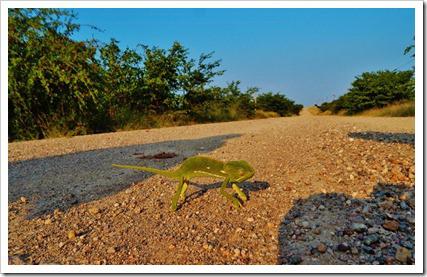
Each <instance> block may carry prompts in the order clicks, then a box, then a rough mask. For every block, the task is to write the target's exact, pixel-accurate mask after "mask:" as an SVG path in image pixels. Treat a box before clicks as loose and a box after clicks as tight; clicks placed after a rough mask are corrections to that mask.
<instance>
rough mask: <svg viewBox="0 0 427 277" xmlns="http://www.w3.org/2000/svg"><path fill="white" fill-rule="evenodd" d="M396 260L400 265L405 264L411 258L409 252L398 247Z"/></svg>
mask: <svg viewBox="0 0 427 277" xmlns="http://www.w3.org/2000/svg"><path fill="white" fill-rule="evenodd" d="M395 258H396V260H398V261H399V262H401V263H404V264H406V263H407V262H408V259H409V258H411V251H409V250H408V249H407V248H405V247H399V248H398V249H397V250H396V256H395Z"/></svg>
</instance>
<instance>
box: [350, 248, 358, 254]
mask: <svg viewBox="0 0 427 277" xmlns="http://www.w3.org/2000/svg"><path fill="white" fill-rule="evenodd" d="M351 254H353V255H357V254H359V250H357V248H356V247H352V248H351Z"/></svg>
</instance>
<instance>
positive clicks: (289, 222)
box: [277, 184, 415, 265]
mask: <svg viewBox="0 0 427 277" xmlns="http://www.w3.org/2000/svg"><path fill="white" fill-rule="evenodd" d="M278 238H279V245H278V251H279V252H278V257H277V263H278V264H350V265H351V264H414V263H415V256H414V246H415V191H414V187H407V186H403V185H395V184H378V185H377V186H375V188H374V191H373V192H372V194H371V195H370V197H369V198H353V197H351V196H348V195H345V194H342V193H319V194H314V195H311V196H310V197H308V198H305V199H298V200H297V201H295V202H294V206H293V207H292V208H291V210H290V211H289V212H288V213H287V214H286V216H285V217H284V218H283V220H282V222H281V224H280V225H279V229H278Z"/></svg>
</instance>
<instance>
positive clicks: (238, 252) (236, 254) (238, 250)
mask: <svg viewBox="0 0 427 277" xmlns="http://www.w3.org/2000/svg"><path fill="white" fill-rule="evenodd" d="M233 252H234V256H236V257H237V256H240V249H239V248H235V249H234V250H233Z"/></svg>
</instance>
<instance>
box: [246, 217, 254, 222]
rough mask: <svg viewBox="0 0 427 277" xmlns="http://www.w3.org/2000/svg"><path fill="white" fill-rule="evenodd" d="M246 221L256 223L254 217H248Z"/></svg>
mask: <svg viewBox="0 0 427 277" xmlns="http://www.w3.org/2000/svg"><path fill="white" fill-rule="evenodd" d="M246 220H247V221H248V222H254V219H253V217H248V218H247V219H246Z"/></svg>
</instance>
